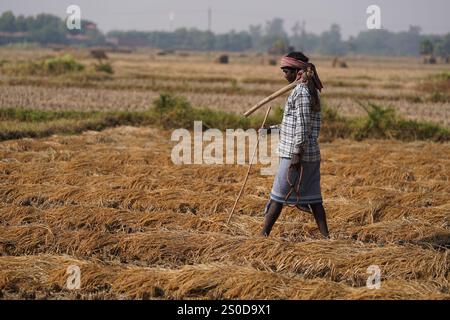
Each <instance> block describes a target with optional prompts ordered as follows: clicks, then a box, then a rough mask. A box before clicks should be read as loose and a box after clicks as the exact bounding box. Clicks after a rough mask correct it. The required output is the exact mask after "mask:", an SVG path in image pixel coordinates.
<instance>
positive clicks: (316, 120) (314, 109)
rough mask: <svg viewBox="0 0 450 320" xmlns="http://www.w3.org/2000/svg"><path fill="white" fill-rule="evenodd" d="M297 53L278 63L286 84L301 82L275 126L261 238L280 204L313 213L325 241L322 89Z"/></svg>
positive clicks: (313, 67) (313, 70)
mask: <svg viewBox="0 0 450 320" xmlns="http://www.w3.org/2000/svg"><path fill="white" fill-rule="evenodd" d="M308 61H309V59H308V57H306V56H305V55H304V54H303V53H301V52H291V53H289V54H288V55H286V56H284V57H283V58H282V59H281V69H282V70H283V73H284V77H285V78H286V80H288V81H289V83H292V82H294V81H296V80H301V83H300V84H298V85H297V86H296V87H295V88H294V89H293V90H292V92H291V94H290V96H289V97H288V99H287V100H286V105H285V108H284V114H283V120H282V122H281V124H280V125H279V129H280V142H279V146H278V153H279V156H280V166H279V169H278V173H277V175H276V176H275V180H274V183H273V187H272V191H271V192H270V200H269V202H268V204H267V206H266V209H265V221H264V227H263V229H262V231H261V235H263V236H266V237H267V236H269V234H270V231H271V230H272V227H273V225H274V224H275V222H276V220H277V219H278V217H279V216H280V214H281V210H282V209H283V204H287V205H292V206H296V207H297V208H298V209H299V210H302V211H307V212H309V213H311V212H312V213H313V215H314V218H315V220H316V223H317V226H318V227H319V230H320V233H321V234H322V235H323V236H324V237H326V238H328V227H327V221H326V214H325V209H324V208H323V205H322V195H321V191H320V149H319V144H318V141H317V140H318V137H319V132H320V123H321V116H320V98H319V94H318V91H321V90H322V88H323V86H322V83H321V81H320V78H319V76H318V74H317V71H316V68H315V66H314V65H313V64H312V63H308Z"/></svg>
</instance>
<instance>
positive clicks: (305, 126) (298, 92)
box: [277, 84, 321, 161]
mask: <svg viewBox="0 0 450 320" xmlns="http://www.w3.org/2000/svg"><path fill="white" fill-rule="evenodd" d="M310 99H311V96H310V94H309V91H308V88H307V87H306V86H305V85H304V84H299V85H297V86H296V87H295V88H294V90H292V92H291V94H290V95H289V97H288V98H287V100H286V105H285V107H284V114H283V120H282V122H281V124H280V125H279V126H277V127H278V128H279V130H280V140H279V144H278V154H279V155H280V157H285V158H291V157H292V155H293V154H295V153H297V154H298V153H299V154H301V155H302V157H301V160H303V161H320V149H319V143H318V138H319V133H320V123H321V117H320V112H314V111H312V110H311V108H310V101H311V100H310Z"/></svg>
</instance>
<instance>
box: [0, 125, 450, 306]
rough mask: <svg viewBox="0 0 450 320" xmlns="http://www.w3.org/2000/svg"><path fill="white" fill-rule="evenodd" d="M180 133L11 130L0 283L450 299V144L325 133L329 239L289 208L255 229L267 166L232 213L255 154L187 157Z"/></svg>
mask: <svg viewBox="0 0 450 320" xmlns="http://www.w3.org/2000/svg"><path fill="white" fill-rule="evenodd" d="M173 145H174V142H171V141H170V132H169V131H163V132H161V130H158V129H155V128H148V127H140V128H138V127H127V126H122V127H116V128H111V129H107V130H104V131H102V132H95V131H87V132H84V133H82V134H80V135H59V136H57V135H53V136H51V137H47V138H41V139H28V138H27V139H21V140H8V141H3V142H0V159H1V161H0V177H1V178H0V297H1V298H2V299H15V298H19V299H180V298H184V299H450V286H449V281H450V273H449V269H450V259H449V258H450V256H449V245H450V225H449V221H450V200H449V199H450V183H449V179H450V144H449V143H433V142H424V141H416V142H399V141H390V140H365V141H362V142H356V141H353V140H339V139H337V140H334V141H332V142H323V143H322V144H321V149H322V167H321V170H322V182H321V186H322V193H323V197H324V206H325V209H326V210H327V215H328V224H329V228H330V235H331V240H324V239H322V238H321V237H320V235H319V232H318V230H317V227H316V224H315V222H314V219H313V217H312V216H311V215H309V214H307V213H300V212H299V211H298V210H296V209H293V208H287V209H286V208H285V209H284V210H283V213H282V215H281V217H280V219H279V221H278V222H277V223H276V224H275V226H274V229H273V232H272V234H271V236H270V237H269V238H261V237H259V236H258V233H259V231H260V229H261V227H262V223H263V209H264V206H265V204H266V201H267V198H268V193H269V191H270V188H271V185H272V180H273V176H262V175H260V174H259V170H258V169H259V166H260V165H257V166H256V168H255V169H254V170H253V171H252V175H251V176H250V179H249V181H248V183H247V185H246V188H245V191H244V195H243V197H242V198H241V200H240V202H239V205H238V210H237V211H236V213H235V214H234V216H233V218H232V220H231V223H230V224H229V225H227V224H226V221H227V218H228V215H229V213H230V210H231V207H232V205H233V203H234V200H235V197H236V195H237V193H238V192H239V189H240V187H241V184H242V181H243V177H244V176H245V173H246V169H247V167H246V166H243V165H175V164H173V163H172V161H171V157H170V154H171V148H172V146H173ZM74 266H75V267H78V268H79V271H80V289H78V290H71V288H69V286H68V284H69V282H68V280H69V278H70V276H71V274H70V273H69V274H68V268H69V267H71V268H73V267H74ZM371 266H372V267H373V266H376V267H377V268H379V270H380V279H381V282H380V286H379V288H378V289H377V288H369V287H367V283H368V278H369V277H370V273H368V268H369V270H370V267H371Z"/></svg>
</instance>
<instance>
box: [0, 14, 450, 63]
mask: <svg viewBox="0 0 450 320" xmlns="http://www.w3.org/2000/svg"><path fill="white" fill-rule="evenodd" d="M17 42H35V43H39V44H43V45H48V44H72V45H73V44H78V45H84V46H104V45H111V46H129V47H154V48H160V49H163V50H201V51H247V50H252V51H258V52H268V53H273V54H282V53H285V52H287V51H289V50H290V49H293V48H295V49H298V50H304V51H306V52H308V53H321V54H328V55H344V54H349V53H353V54H371V55H396V56H404V55H406V56H417V55H420V54H421V55H431V56H439V57H442V58H443V59H447V60H448V56H449V54H450V33H447V34H445V35H424V34H422V33H421V28H420V27H418V26H410V28H409V30H408V31H402V32H391V31H388V30H384V29H381V30H366V31H361V32H359V34H358V35H357V36H352V37H350V38H349V39H348V40H343V39H342V35H341V29H340V26H339V25H338V24H332V25H331V26H330V28H329V29H328V30H326V31H324V32H322V33H320V34H316V33H313V32H309V31H307V30H306V28H305V24H304V23H299V22H297V23H296V24H295V25H294V27H293V28H292V29H291V30H290V32H287V31H286V29H285V27H284V21H283V19H281V18H274V19H272V20H269V21H266V22H265V24H259V25H250V26H249V28H248V30H244V31H235V30H232V31H230V32H227V33H221V34H216V33H213V32H210V31H203V30H199V29H196V28H179V29H177V30H174V31H171V32H169V31H120V30H116V31H110V32H108V33H106V34H103V33H102V32H101V31H100V30H98V28H97V26H96V24H95V23H93V22H91V21H86V20H83V21H82V27H81V30H68V29H67V28H66V25H65V21H64V20H63V19H61V18H59V17H57V16H54V15H51V14H44V13H43V14H39V15H36V16H28V17H25V16H23V15H19V16H17V17H16V16H14V14H13V13H12V12H11V11H7V12H4V13H3V14H2V15H1V16H0V45H2V44H3V45H4V44H9V43H17Z"/></svg>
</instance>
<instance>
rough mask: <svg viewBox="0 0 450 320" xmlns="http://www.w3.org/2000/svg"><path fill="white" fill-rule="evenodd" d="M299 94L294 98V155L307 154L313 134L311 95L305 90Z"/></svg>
mask: <svg viewBox="0 0 450 320" xmlns="http://www.w3.org/2000/svg"><path fill="white" fill-rule="evenodd" d="M297 92H298V94H297V95H296V97H295V98H294V106H295V108H294V109H295V114H296V124H295V138H294V148H293V150H292V152H293V153H297V154H299V153H301V154H303V153H304V152H305V148H306V146H307V145H308V138H309V135H310V133H311V126H312V123H311V108H310V106H309V105H310V95H309V94H308V93H307V92H305V90H299V91H297Z"/></svg>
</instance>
